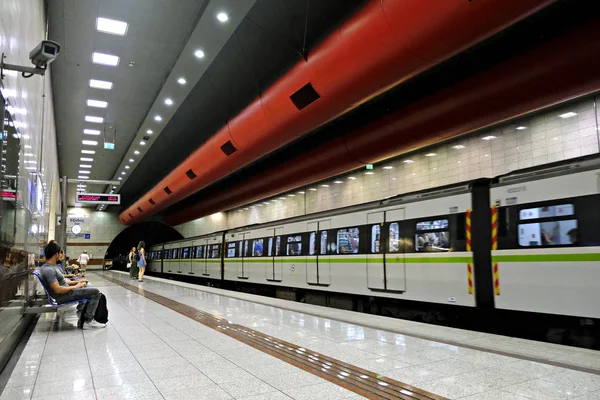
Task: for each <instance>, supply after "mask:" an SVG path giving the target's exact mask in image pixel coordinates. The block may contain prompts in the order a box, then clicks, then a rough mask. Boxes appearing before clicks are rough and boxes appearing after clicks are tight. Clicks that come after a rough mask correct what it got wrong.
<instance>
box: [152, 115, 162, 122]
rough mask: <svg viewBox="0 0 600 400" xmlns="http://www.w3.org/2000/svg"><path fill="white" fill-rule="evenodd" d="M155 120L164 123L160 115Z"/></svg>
mask: <svg viewBox="0 0 600 400" xmlns="http://www.w3.org/2000/svg"><path fill="white" fill-rule="evenodd" d="M154 120H155V121H156V122H160V121H162V117H161V116H160V115H155V116H154Z"/></svg>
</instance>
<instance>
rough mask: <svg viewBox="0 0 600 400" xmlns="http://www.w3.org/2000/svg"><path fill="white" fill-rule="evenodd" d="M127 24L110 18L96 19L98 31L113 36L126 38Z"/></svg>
mask: <svg viewBox="0 0 600 400" xmlns="http://www.w3.org/2000/svg"><path fill="white" fill-rule="evenodd" d="M127 27H128V24H127V22H123V21H117V20H114V19H108V18H97V19H96V30H97V31H98V32H104V33H110V34H111V35H119V36H125V34H126V33H127Z"/></svg>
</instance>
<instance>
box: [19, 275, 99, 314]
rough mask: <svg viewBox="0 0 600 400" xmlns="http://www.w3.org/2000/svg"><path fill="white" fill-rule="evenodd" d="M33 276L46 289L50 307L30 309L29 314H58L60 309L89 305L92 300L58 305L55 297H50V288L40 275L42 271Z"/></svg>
mask: <svg viewBox="0 0 600 400" xmlns="http://www.w3.org/2000/svg"><path fill="white" fill-rule="evenodd" d="M32 274H33V275H35V276H36V277H37V278H38V280H39V281H40V284H41V285H42V287H43V288H44V291H45V292H46V295H47V296H48V305H49V306H50V307H29V308H28V309H27V311H26V313H27V314H40V313H46V312H57V311H58V310H59V309H61V308H63V307H65V306H68V305H71V304H83V303H87V302H89V301H90V299H81V300H75V301H69V302H67V303H62V304H58V303H57V302H56V300H55V299H54V297H52V296H51V295H50V290H48V288H47V287H46V284H45V283H44V280H43V279H42V277H41V275H40V271H33V272H32Z"/></svg>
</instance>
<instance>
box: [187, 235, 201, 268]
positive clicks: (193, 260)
mask: <svg viewBox="0 0 600 400" xmlns="http://www.w3.org/2000/svg"><path fill="white" fill-rule="evenodd" d="M198 244H200V241H196V240H195V241H193V242H192V243H190V255H189V259H190V261H189V262H190V270H189V271H188V274H193V273H194V266H196V265H197V264H196V246H198Z"/></svg>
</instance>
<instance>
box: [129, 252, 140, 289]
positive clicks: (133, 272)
mask: <svg viewBox="0 0 600 400" xmlns="http://www.w3.org/2000/svg"><path fill="white" fill-rule="evenodd" d="M127 259H128V260H129V263H128V264H127V265H128V266H129V277H130V278H131V280H132V281H133V280H136V279H137V276H138V273H139V272H140V271H139V268H138V266H137V262H138V260H137V249H136V248H135V247H132V248H131V250H130V251H129V256H128V257H127Z"/></svg>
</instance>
